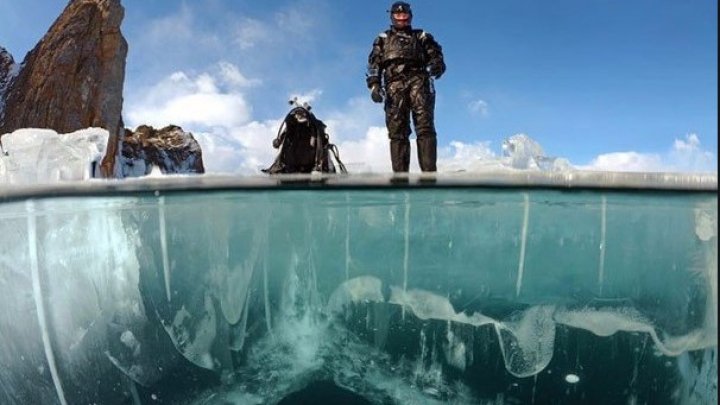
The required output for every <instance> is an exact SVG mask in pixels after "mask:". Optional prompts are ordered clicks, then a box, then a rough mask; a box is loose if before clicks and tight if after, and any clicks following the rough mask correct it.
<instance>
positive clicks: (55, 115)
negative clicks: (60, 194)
mask: <svg viewBox="0 0 720 405" xmlns="http://www.w3.org/2000/svg"><path fill="white" fill-rule="evenodd" d="M124 14H125V12H124V9H123V7H122V6H121V4H120V0H72V1H70V2H69V3H68V5H67V7H66V8H65V10H64V11H63V12H62V14H61V15H60V17H58V19H57V20H56V21H55V23H53V25H52V27H51V28H50V30H49V31H48V32H47V33H46V34H45V36H44V37H43V39H42V40H41V41H40V42H39V43H38V44H37V45H36V46H35V48H34V49H33V50H32V51H30V52H29V53H28V54H27V56H26V57H25V60H24V61H23V63H22V65H21V69H20V70H19V71H18V73H17V76H15V77H14V78H13V79H12V80H10V81H9V83H8V84H7V86H6V87H7V88H6V90H5V93H4V97H3V99H4V104H5V108H4V114H3V115H2V117H1V118H0V134H3V133H8V132H12V131H14V130H16V129H20V128H49V129H53V130H55V131H57V132H58V133H70V132H73V131H76V130H79V129H82V128H88V127H101V128H105V129H107V130H108V131H109V132H110V139H109V141H108V148H107V149H108V154H114V152H116V151H117V142H118V135H119V134H120V131H122V129H123V124H122V115H121V114H122V93H123V82H124V80H125V58H126V56H127V50H128V46H127V42H126V41H125V38H124V37H123V36H122V33H121V32H120V24H121V22H122V20H123V17H124ZM106 169H111V168H106ZM106 174H110V172H107V173H106Z"/></svg>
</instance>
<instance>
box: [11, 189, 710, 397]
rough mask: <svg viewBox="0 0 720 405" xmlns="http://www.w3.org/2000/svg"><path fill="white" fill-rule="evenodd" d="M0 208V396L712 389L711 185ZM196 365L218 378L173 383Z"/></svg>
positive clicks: (243, 195) (180, 196) (285, 194)
mask: <svg viewBox="0 0 720 405" xmlns="http://www.w3.org/2000/svg"><path fill="white" fill-rule="evenodd" d="M1 207H2V210H0V306H2V308H3V311H0V363H2V364H3V366H4V367H0V402H2V403H9V404H16V403H18V404H20V403H58V402H62V401H61V400H60V399H59V398H60V397H61V396H64V397H65V400H66V401H67V403H92V402H97V403H122V402H123V401H125V400H130V399H132V398H140V400H141V401H142V402H143V403H145V398H148V401H152V400H153V397H152V396H154V398H155V399H157V400H161V401H165V402H166V403H180V404H183V403H197V404H200V403H202V404H225V403H228V402H229V403H269V404H272V403H277V402H279V401H280V400H281V399H282V398H283V397H285V396H287V395H288V394H290V393H292V392H294V391H297V390H299V389H301V388H303V387H304V386H307V385H308V384H309V383H311V382H312V381H320V380H322V381H333V382H334V383H335V384H337V385H339V386H341V387H343V388H346V389H349V390H351V391H353V392H356V393H359V394H360V395H362V396H363V397H365V398H368V399H370V400H371V401H372V402H374V403H388V402H389V403H392V402H393V401H394V402H396V403H458V404H464V403H468V404H470V403H531V402H532V399H533V398H534V397H535V396H536V395H537V398H540V396H541V395H545V396H546V398H547V397H548V396H558V397H559V398H561V399H563V398H564V399H566V400H567V402H578V401H581V399H582V398H594V399H597V400H598V401H600V402H604V403H614V402H618V401H619V402H620V403H627V402H630V401H631V400H637V401H640V402H648V403H658V402H664V403H668V402H669V403H675V402H677V401H680V400H677V399H671V398H685V399H687V400H686V401H685V402H682V401H680V402H679V403H692V402H693V401H695V402H702V401H705V400H709V399H712V398H715V399H716V398H717V343H716V341H717V321H716V316H717V197H716V196H715V195H714V194H712V193H679V192H648V191H645V192H642V193H635V192H631V191H628V192H618V191H597V190H596V191H593V192H581V193H580V192H578V193H573V192H567V191H558V190H514V189H492V190H484V189H443V188H433V189H414V190H407V189H383V190H352V189H351V190H333V189H327V190H322V192H319V191H317V190H314V191H313V190H310V191H308V190H305V191H303V190H292V189H288V190H254V191H252V192H247V191H245V192H237V191H226V192H219V191H214V192H194V193H192V192H191V193H188V192H183V193H165V192H161V193H159V195H155V194H153V193H148V194H143V195H136V196H132V197H130V196H116V197H102V198H99V197H95V198H41V199H36V200H33V202H32V204H31V207H32V209H29V208H28V207H29V206H28V204H27V203H26V202H25V201H17V202H5V203H3V204H2V206H1ZM31 219H32V221H31ZM33 221H34V222H33ZM33 246H35V247H33ZM33 263H35V264H33ZM601 263H602V264H601ZM32 269H36V270H32ZM521 273H522V274H521ZM33 278H35V282H34V283H33ZM600 287H602V288H600ZM41 311H45V315H44V318H45V320H44V321H42V320H41V318H43V316H42V315H41ZM43 335H45V336H47V340H48V341H49V342H50V345H49V347H48V345H45V344H44V342H43ZM50 354H52V355H53V356H54V357H55V362H56V364H55V366H52V365H51V364H50V363H51V361H50V360H49V356H50ZM53 369H54V370H53ZM633 370H635V371H633ZM181 371H182V372H181ZM188 371H192V372H194V373H197V375H196V377H197V376H207V375H211V376H214V378H215V379H216V380H215V382H214V383H213V382H212V381H213V380H210V382H208V380H207V379H203V378H199V377H198V378H195V379H194V380H190V381H192V382H190V383H183V384H181V383H177V382H176V380H177V379H178V376H179V375H183V374H186V373H187V372H188ZM203 373H205V374H203ZM633 373H634V374H633ZM53 374H54V375H55V377H54V376H53ZM609 375H612V376H613V381H610V380H608V379H607V378H608V376H609ZM570 376H575V377H576V378H577V380H576V378H572V377H570ZM567 378H570V380H572V381H575V382H574V383H573V382H569V380H567ZM653 379H654V380H655V381H656V383H652V380H653ZM54 380H55V381H54ZM569 386H571V387H572V388H568V387H569ZM597 386H603V387H605V388H604V389H603V390H602V391H597V390H594V388H592V387H597ZM58 387H62V391H60V390H59V389H58ZM168 387H171V388H168ZM61 392H62V393H61ZM173 394H176V395H177V396H176V397H173ZM672 395H675V396H674V397H673V396H672ZM633 398H634V399H633ZM674 401H675V402H674ZM149 403H150V402H149Z"/></svg>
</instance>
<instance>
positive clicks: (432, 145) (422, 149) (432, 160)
mask: <svg viewBox="0 0 720 405" xmlns="http://www.w3.org/2000/svg"><path fill="white" fill-rule="evenodd" d="M417 148H418V162H419V163H420V170H422V171H423V172H436V171H437V138H436V137H434V136H433V137H418V139H417Z"/></svg>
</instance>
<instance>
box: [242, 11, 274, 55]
mask: <svg viewBox="0 0 720 405" xmlns="http://www.w3.org/2000/svg"><path fill="white" fill-rule="evenodd" d="M270 33H271V31H270V29H269V28H268V26H267V24H265V23H263V22H262V21H259V20H256V19H253V18H247V17H245V18H242V19H240V21H238V23H237V25H236V28H235V33H234V40H233V41H234V42H235V43H236V44H238V46H239V47H240V49H250V48H253V47H255V46H256V45H257V44H258V42H261V41H262V40H263V39H264V38H268V37H270Z"/></svg>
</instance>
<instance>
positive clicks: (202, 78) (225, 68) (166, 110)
mask: <svg viewBox="0 0 720 405" xmlns="http://www.w3.org/2000/svg"><path fill="white" fill-rule="evenodd" d="M228 83H229V84H230V85H231V86H229V87H230V88H231V90H228V91H225V90H223V87H228ZM250 83H252V81H251V80H248V79H246V78H245V77H244V76H243V75H242V74H241V73H240V71H239V69H238V68H237V67H235V66H234V65H232V64H230V63H225V62H223V63H221V64H220V65H219V68H218V69H217V72H215V73H202V74H199V75H197V76H196V77H195V78H192V77H190V76H188V75H187V74H186V73H184V72H176V73H173V74H172V75H170V76H169V77H167V78H166V79H164V80H162V81H160V83H158V84H157V85H155V86H154V87H153V88H151V89H149V90H148V91H147V93H145V94H144V97H143V98H142V100H140V101H138V102H135V103H134V104H130V105H129V106H128V108H127V114H126V118H127V120H128V124H129V125H130V126H132V127H135V126H137V125H140V124H149V125H152V126H155V127H163V126H165V125H169V124H174V125H179V126H193V125H199V126H203V127H214V126H222V127H235V126H239V125H242V124H244V123H246V122H247V121H248V120H249V119H250V116H251V107H250V106H249V105H248V103H247V102H246V100H245V97H244V95H243V94H242V93H240V92H238V91H237V89H236V87H237V86H238V85H248V84H250Z"/></svg>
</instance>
